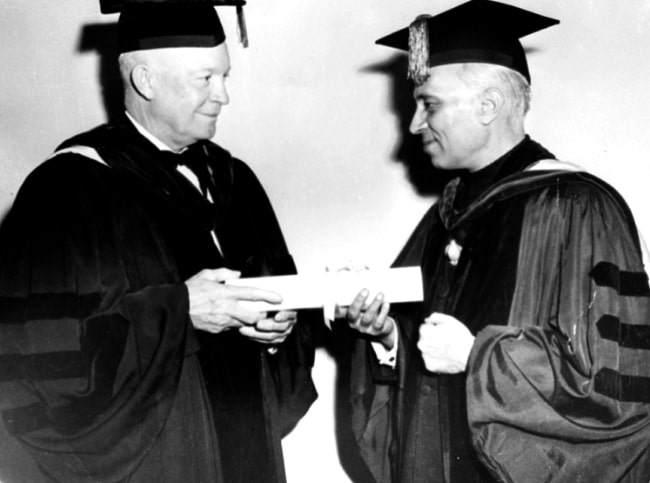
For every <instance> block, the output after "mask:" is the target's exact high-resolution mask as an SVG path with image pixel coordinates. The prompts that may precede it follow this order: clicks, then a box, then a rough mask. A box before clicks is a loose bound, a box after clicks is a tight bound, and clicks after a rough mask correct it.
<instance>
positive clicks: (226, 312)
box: [185, 268, 295, 337]
mask: <svg viewBox="0 0 650 483" xmlns="http://www.w3.org/2000/svg"><path fill="white" fill-rule="evenodd" d="M239 275H240V273H239V272H236V271H234V270H229V269H227V268H218V269H215V270H202V271H200V272H199V273H197V274H196V275H194V276H193V277H191V278H190V279H188V280H187V281H186V282H185V285H186V286H187V290H188V292H189V301H190V310H189V313H190V317H191V319H192V324H193V325H194V327H196V328H197V329H199V330H204V331H207V332H212V333H215V334H218V333H219V332H222V331H224V330H227V329H231V328H238V329H240V328H243V327H247V328H248V330H247V331H246V332H245V334H244V335H248V336H252V335H254V334H255V333H256V331H259V332H263V333H266V334H267V335H268V334H269V333H274V332H280V333H283V332H285V331H286V330H287V329H288V328H289V327H288V326H289V325H291V327H292V326H293V325H292V324H291V323H290V319H291V318H290V317H287V316H282V317H279V320H278V321H275V320H274V319H267V318H266V313H265V312H261V311H259V310H255V309H254V308H251V307H250V306H247V305H246V304H244V303H241V302H243V301H254V302H264V303H266V304H271V306H272V305H273V304H279V303H281V302H282V296H281V295H280V294H278V293H276V292H273V291H270V290H264V289H260V288H255V287H238V286H234V285H228V284H225V283H224V282H226V281H227V280H232V279H236V278H239ZM279 315H280V314H277V315H276V318H277V317H278V316H279ZM294 318H295V317H294ZM269 320H271V321H272V322H269ZM263 321H264V322H263ZM274 323H276V324H279V325H277V326H274ZM257 324H260V327H259V329H258V327H257ZM274 329H275V330H274ZM289 330H290V328H289ZM285 337H286V336H285Z"/></svg>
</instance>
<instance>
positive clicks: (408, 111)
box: [361, 55, 456, 196]
mask: <svg viewBox="0 0 650 483" xmlns="http://www.w3.org/2000/svg"><path fill="white" fill-rule="evenodd" d="M361 71H362V72H365V73H374V74H382V75H386V76H388V78H389V81H390V86H391V88H390V98H389V100H388V101H389V102H388V106H389V108H390V109H391V111H392V113H393V115H395V117H396V118H397V121H398V129H399V132H400V134H401V140H400V142H399V143H398V144H397V145H396V146H395V149H394V150H393V152H392V159H393V160H394V161H396V162H398V163H402V164H404V166H405V167H406V169H407V173H408V179H409V181H410V182H411V184H412V185H413V187H414V188H415V190H416V192H417V193H418V194H419V195H422V196H431V195H439V194H440V193H441V192H442V189H443V188H444V186H445V185H446V184H447V182H448V181H449V180H451V179H452V178H453V177H455V176H456V173H455V172H454V171H445V170H440V169H436V168H434V167H433V165H432V164H431V160H430V158H429V156H427V155H426V154H425V153H424V152H423V151H422V143H421V141H420V137H419V136H417V135H413V134H411V133H410V132H409V125H410V123H411V118H412V117H413V112H414V110H415V101H414V100H413V87H414V84H413V82H412V81H411V80H409V79H407V76H406V73H407V71H408V57H407V56H406V55H395V56H393V57H391V58H389V59H388V60H387V61H386V62H382V63H378V64H372V65H369V66H366V67H364V68H363V69H362V70H361Z"/></svg>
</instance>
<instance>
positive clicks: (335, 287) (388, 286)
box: [225, 267, 423, 312]
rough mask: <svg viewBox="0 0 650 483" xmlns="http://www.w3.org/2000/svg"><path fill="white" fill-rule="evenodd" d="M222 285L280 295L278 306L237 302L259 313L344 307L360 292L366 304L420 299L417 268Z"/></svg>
mask: <svg viewBox="0 0 650 483" xmlns="http://www.w3.org/2000/svg"><path fill="white" fill-rule="evenodd" d="M225 283H226V284H228V285H237V286H242V287H256V288H261V289H265V290H271V291H273V292H277V293H279V294H280V295H282V298H283V300H282V303H280V304H269V303H266V302H258V301H243V302H241V303H244V304H246V305H249V306H250V307H251V308H253V309H255V310H259V311H260V312H268V311H276V310H297V309H309V308H324V307H327V306H329V305H333V304H336V305H340V306H346V305H350V303H351V302H352V300H353V299H354V297H355V296H356V295H357V294H358V293H359V292H360V291H361V290H362V289H364V288H365V289H367V290H368V291H369V292H370V297H369V300H372V298H373V297H374V296H375V295H377V293H379V292H381V293H383V294H384V300H385V301H386V302H390V303H397V302H419V301H422V299H423V290H422V273H421V271H420V267H400V268H386V269H369V270H361V271H339V272H324V273H319V274H301V275H278V276H269V277H251V278H236V279H232V280H228V281H227V282H225Z"/></svg>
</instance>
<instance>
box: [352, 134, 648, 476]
mask: <svg viewBox="0 0 650 483" xmlns="http://www.w3.org/2000/svg"><path fill="white" fill-rule="evenodd" d="M551 157H552V155H551V154H550V153H549V152H548V151H546V150H545V149H544V148H542V147H541V146H540V145H538V144H537V143H535V142H534V141H532V140H530V139H529V138H526V139H525V140H524V141H522V143H521V144H520V145H518V146H517V147H515V148H514V149H513V150H512V151H511V152H509V153H508V154H507V155H505V156H504V157H503V158H501V159H499V160H497V161H496V162H495V163H494V164H493V165H491V166H490V167H488V168H487V173H480V172H479V173H478V174H475V175H472V174H470V175H469V176H466V177H464V178H456V179H455V180H453V181H451V182H450V183H449V184H448V186H447V187H446V188H445V191H444V194H443V196H442V198H441V200H439V202H438V203H437V204H435V205H434V206H433V207H432V208H431V209H430V210H429V212H428V213H426V214H425V216H424V217H423V219H422V221H421V222H420V224H419V225H418V227H417V228H416V230H415V231H414V233H413V234H412V236H411V237H410V239H409V241H408V242H407V244H406V246H405V248H404V249H403V251H402V253H401V254H400V255H399V257H398V258H397V260H396V262H395V265H396V266H403V265H404V266H406V265H420V266H421V267H422V271H423V283H424V291H425V300H424V302H423V303H422V304H408V305H407V304H403V305H401V306H397V305H395V306H394V307H393V315H394V317H395V319H396V320H397V323H398V326H399V331H400V338H401V339H400V345H399V351H398V363H397V367H396V370H391V369H389V368H388V367H386V366H380V365H378V364H377V361H376V357H374V355H373V354H372V352H371V351H369V349H368V344H367V342H366V341H365V340H362V339H360V340H358V341H357V347H356V351H355V353H354V354H353V363H352V365H351V367H352V373H351V382H352V384H351V391H352V397H351V401H352V410H353V430H354V432H355V435H356V437H357V441H358V443H359V447H360V451H361V455H362V457H363V458H364V460H365V461H366V463H367V465H368V468H369V469H370V471H371V473H372V474H373V477H374V479H375V480H376V481H381V482H389V481H393V482H400V483H402V482H442V481H445V482H463V483H467V482H479V481H493V480H499V481H507V482H527V483H528V482H536V481H539V482H542V481H543V482H552V481H558V482H559V481H561V482H569V481H570V482H592V481H607V482H614V481H626V482H640V481H648V478H649V476H650V450H649V449H648V448H649V446H650V445H649V443H648V442H649V441H650V379H649V376H650V306H649V301H650V298H649V297H650V290H649V289H648V278H647V275H646V273H645V272H644V267H643V261H642V252H641V246H640V242H639V237H638V234H637V231H636V227H635V225H634V221H633V219H632V216H631V214H630V212H629V210H628V208H627V206H626V205H625V203H624V201H623V200H622V199H621V197H620V196H619V195H618V193H616V191H615V190H614V189H613V188H611V187H610V186H608V185H606V184H605V183H604V182H602V181H601V180H599V179H597V178H595V177H593V176H590V175H588V174H587V173H584V172H569V171H566V170H563V169H561V170H557V169H552V168H549V169H543V168H542V167H541V166H542V163H545V161H544V160H545V159H546V158H551ZM538 161H539V165H538V167H537V168H535V164H536V162H538ZM546 164H549V163H546ZM550 164H553V163H550ZM556 164H557V162H556ZM452 240H453V241H454V242H455V245H457V247H461V249H460V255H459V256H458V250H456V251H455V252H454V250H453V249H450V248H449V247H450V246H453V245H454V243H451V242H452ZM450 250H451V251H450ZM453 259H455V261H454V260H453ZM432 312H442V313H445V314H449V315H451V316H453V317H456V318H457V319H458V320H460V321H461V322H463V323H464V324H465V325H466V326H467V327H468V328H469V330H470V331H471V332H472V333H473V334H475V335H476V341H475V343H474V346H473V349H472V352H471V355H470V359H469V363H468V367H467V371H466V372H465V373H462V374H457V375H439V374H434V373H431V372H429V371H427V370H426V369H425V367H424V363H423V361H422V356H421V353H420V352H419V350H418V349H417V347H416V343H417V340H418V337H419V334H418V328H419V326H420V324H421V323H422V322H423V320H424V318H425V317H427V316H428V315H429V314H431V313H432Z"/></svg>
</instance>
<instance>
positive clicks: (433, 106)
mask: <svg viewBox="0 0 650 483" xmlns="http://www.w3.org/2000/svg"><path fill="white" fill-rule="evenodd" d="M424 109H425V110H426V111H427V112H430V113H434V112H436V110H437V109H438V105H437V104H433V103H430V102H425V103H424Z"/></svg>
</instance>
